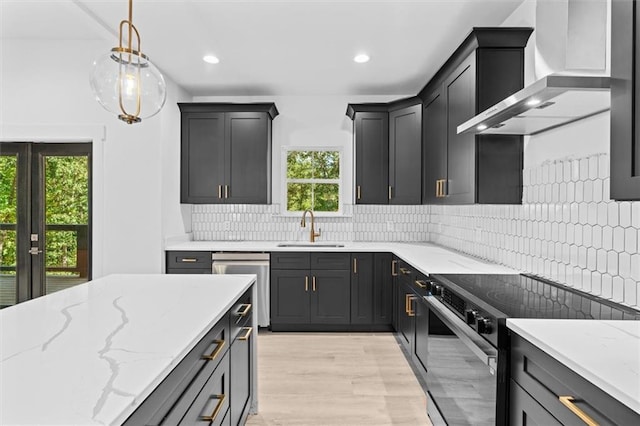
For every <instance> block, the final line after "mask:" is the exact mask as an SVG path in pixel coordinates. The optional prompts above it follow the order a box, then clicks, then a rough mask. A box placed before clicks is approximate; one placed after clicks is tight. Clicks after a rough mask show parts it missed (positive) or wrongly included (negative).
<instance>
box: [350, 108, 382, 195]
mask: <svg viewBox="0 0 640 426" xmlns="http://www.w3.org/2000/svg"><path fill="white" fill-rule="evenodd" d="M385 109H386V107H385ZM353 129H354V131H353V135H354V139H355V141H354V146H355V157H356V167H355V168H356V182H355V191H356V197H355V198H356V203H357V204H387V203H388V202H389V198H388V191H387V186H388V185H389V115H388V113H387V111H386V110H385V111H382V112H381V111H362V112H358V113H357V114H355V117H354V119H353Z"/></svg>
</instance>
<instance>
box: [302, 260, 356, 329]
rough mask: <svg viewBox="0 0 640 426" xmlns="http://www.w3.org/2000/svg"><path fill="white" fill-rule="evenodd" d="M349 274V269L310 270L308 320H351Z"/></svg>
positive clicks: (327, 322)
mask: <svg viewBox="0 0 640 426" xmlns="http://www.w3.org/2000/svg"><path fill="white" fill-rule="evenodd" d="M350 300H351V276H350V274H349V271H334V270H326V271H325V270H318V269H312V270H311V292H310V304H311V311H310V322H311V323H312V324H349V323H350V322H351V315H350V312H351V303H350Z"/></svg>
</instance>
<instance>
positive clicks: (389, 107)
mask: <svg viewBox="0 0 640 426" xmlns="http://www.w3.org/2000/svg"><path fill="white" fill-rule="evenodd" d="M421 103H422V99H420V98H419V97H417V96H411V97H410V98H403V99H397V100H395V101H391V102H386V103H383V102H376V103H367V104H349V105H347V117H349V118H350V119H352V120H353V119H354V117H355V116H356V113H358V112H392V111H397V110H399V109H403V108H406V107H410V106H414V105H419V104H421Z"/></svg>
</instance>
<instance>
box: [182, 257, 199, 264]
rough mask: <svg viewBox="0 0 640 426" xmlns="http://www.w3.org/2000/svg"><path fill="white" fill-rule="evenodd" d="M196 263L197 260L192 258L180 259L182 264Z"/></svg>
mask: <svg viewBox="0 0 640 426" xmlns="http://www.w3.org/2000/svg"><path fill="white" fill-rule="evenodd" d="M197 261H198V259H194V258H192V257H183V258H182V259H180V262H184V263H194V262H197Z"/></svg>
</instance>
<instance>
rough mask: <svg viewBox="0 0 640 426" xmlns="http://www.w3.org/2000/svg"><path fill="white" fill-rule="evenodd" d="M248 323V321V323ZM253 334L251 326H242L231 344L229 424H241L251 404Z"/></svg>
mask: <svg viewBox="0 0 640 426" xmlns="http://www.w3.org/2000/svg"><path fill="white" fill-rule="evenodd" d="M249 324H250V323H249ZM254 339H255V334H254V333H253V330H252V329H251V327H244V328H243V330H241V331H240V336H239V337H238V338H237V339H236V340H235V341H234V342H233V345H231V351H230V362H231V382H230V384H229V391H230V394H231V398H230V399H231V400H230V401H229V402H230V407H229V410H230V415H231V424H232V425H234V426H235V425H238V424H242V423H241V420H242V418H243V417H244V418H245V419H246V416H245V414H248V412H249V408H250V406H251V381H252V380H251V353H252V352H253V350H254V349H253V347H254Z"/></svg>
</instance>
